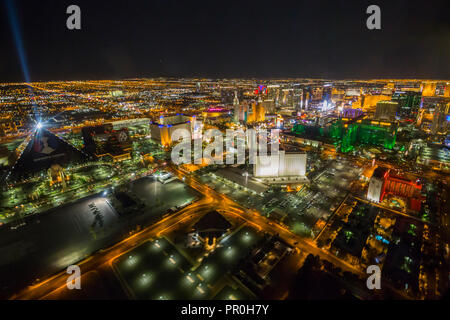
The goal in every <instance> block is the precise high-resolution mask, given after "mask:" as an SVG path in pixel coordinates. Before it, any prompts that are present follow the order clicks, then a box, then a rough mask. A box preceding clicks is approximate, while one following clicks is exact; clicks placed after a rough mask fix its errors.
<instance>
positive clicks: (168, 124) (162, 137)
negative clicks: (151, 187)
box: [150, 114, 192, 146]
mask: <svg viewBox="0 0 450 320" xmlns="http://www.w3.org/2000/svg"><path fill="white" fill-rule="evenodd" d="M177 129H182V130H184V131H183V132H184V133H186V134H188V135H189V138H191V136H192V123H191V117H188V116H185V115H182V114H177V115H175V116H170V117H164V116H161V117H160V118H159V121H158V122H152V123H151V124H150V132H151V135H152V139H153V140H155V141H158V142H159V143H161V144H162V145H163V146H170V145H172V134H173V132H174V131H175V130H177Z"/></svg>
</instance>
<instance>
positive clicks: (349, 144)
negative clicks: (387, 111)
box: [292, 119, 397, 152]
mask: <svg viewBox="0 0 450 320" xmlns="http://www.w3.org/2000/svg"><path fill="white" fill-rule="evenodd" d="M292 132H293V133H294V134H296V135H298V136H301V137H305V138H308V139H314V140H318V141H322V142H324V143H329V144H334V145H335V146H336V147H338V149H339V150H340V151H341V152H349V151H352V150H354V148H355V146H357V145H371V146H378V147H383V148H385V149H393V148H394V146H395V141H396V136H397V125H396V124H395V123H391V122H383V121H373V120H357V121H354V122H350V123H344V122H343V121H342V120H341V119H338V120H336V121H334V122H333V123H332V124H330V125H328V126H326V127H318V126H307V125H302V124H296V125H295V126H294V127H293V128H292Z"/></svg>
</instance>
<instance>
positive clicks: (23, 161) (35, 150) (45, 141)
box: [8, 128, 89, 179]
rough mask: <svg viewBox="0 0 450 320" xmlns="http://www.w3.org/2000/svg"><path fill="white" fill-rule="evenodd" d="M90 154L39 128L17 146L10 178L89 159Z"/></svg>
mask: <svg viewBox="0 0 450 320" xmlns="http://www.w3.org/2000/svg"><path fill="white" fill-rule="evenodd" d="M88 159H89V156H88V155H87V154H86V153H84V152H82V151H80V150H78V149H77V148H75V147H74V146H72V145H71V144H69V143H68V142H66V141H64V140H63V139H61V138H60V137H58V136H56V135H55V134H53V133H52V132H50V131H48V130H46V129H44V128H39V129H37V130H35V131H34V133H33V134H32V135H30V136H29V137H28V138H27V139H25V140H24V142H23V143H22V144H21V145H20V146H19V147H18V148H17V150H16V153H15V155H14V159H13V163H14V164H13V166H12V168H11V171H10V172H9V174H8V178H12V179H16V178H18V179H21V178H23V177H27V176H31V175H33V174H35V173H38V172H40V171H41V170H48V169H49V168H50V167H51V166H52V165H55V164H57V165H59V166H61V167H64V166H66V165H68V164H69V163H79V162H83V161H87V160H88Z"/></svg>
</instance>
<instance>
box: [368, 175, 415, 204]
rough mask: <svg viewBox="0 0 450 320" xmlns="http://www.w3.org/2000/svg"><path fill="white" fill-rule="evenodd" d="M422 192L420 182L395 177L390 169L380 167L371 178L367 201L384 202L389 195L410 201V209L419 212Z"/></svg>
mask: <svg viewBox="0 0 450 320" xmlns="http://www.w3.org/2000/svg"><path fill="white" fill-rule="evenodd" d="M421 190H422V184H421V183H420V182H418V181H415V182H414V181H410V180H408V179H405V178H403V177H399V176H396V175H393V174H391V173H390V170H389V169H387V168H382V167H378V168H376V169H375V171H374V173H373V175H372V177H371V178H370V182H369V190H368V192H367V199H369V200H370V201H374V202H382V201H383V199H384V197H385V196H386V195H387V194H392V195H394V196H399V197H403V198H407V199H409V208H410V209H412V210H415V211H419V210H420V207H421V201H422V198H421Z"/></svg>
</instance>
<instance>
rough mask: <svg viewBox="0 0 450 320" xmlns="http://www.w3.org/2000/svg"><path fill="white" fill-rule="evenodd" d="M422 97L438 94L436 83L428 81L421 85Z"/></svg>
mask: <svg viewBox="0 0 450 320" xmlns="http://www.w3.org/2000/svg"><path fill="white" fill-rule="evenodd" d="M421 91H422V97H434V96H435V95H436V83H433V82H426V83H424V84H422V87H421Z"/></svg>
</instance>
